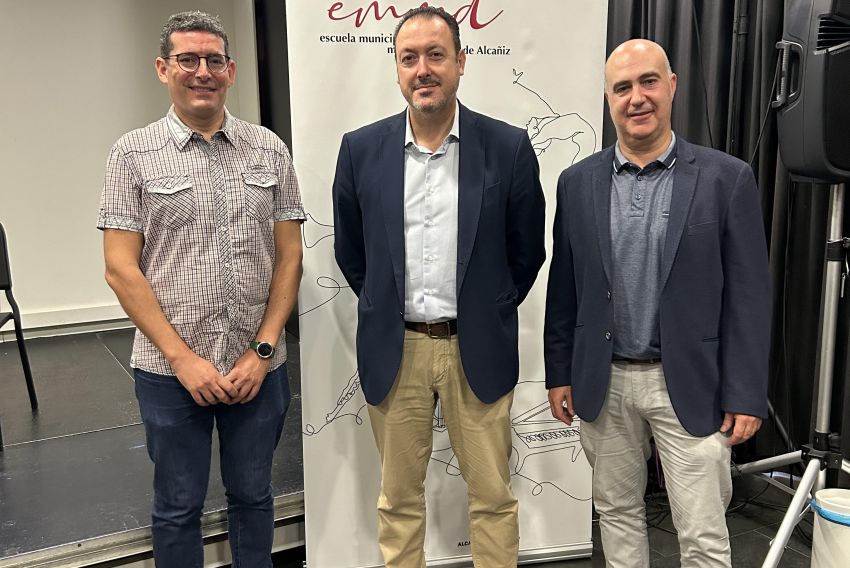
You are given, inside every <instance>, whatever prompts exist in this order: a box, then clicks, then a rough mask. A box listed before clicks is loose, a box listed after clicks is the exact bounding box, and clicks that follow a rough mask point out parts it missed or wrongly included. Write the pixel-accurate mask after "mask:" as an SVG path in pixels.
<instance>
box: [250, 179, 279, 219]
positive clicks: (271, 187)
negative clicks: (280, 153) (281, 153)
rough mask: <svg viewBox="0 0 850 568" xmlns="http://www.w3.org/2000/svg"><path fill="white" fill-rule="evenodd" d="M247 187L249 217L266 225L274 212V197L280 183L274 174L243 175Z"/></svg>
mask: <svg viewBox="0 0 850 568" xmlns="http://www.w3.org/2000/svg"><path fill="white" fill-rule="evenodd" d="M242 181H243V182H244V184H243V185H244V186H245V206H246V208H247V210H248V216H249V217H250V218H251V219H254V220H255V221H257V222H260V223H265V222H266V221H268V220H269V218H270V217H271V216H272V213H273V212H274V196H275V192H276V191H277V186H278V183H279V180H278V177H277V175H276V174H274V173H272V172H248V173H244V174H242Z"/></svg>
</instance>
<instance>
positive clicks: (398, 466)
mask: <svg viewBox="0 0 850 568" xmlns="http://www.w3.org/2000/svg"><path fill="white" fill-rule="evenodd" d="M394 43H395V47H396V67H397V72H398V83H399V86H400V87H401V91H402V94H403V95H404V97H405V99H406V100H407V102H408V108H407V109H406V110H405V111H404V112H402V113H401V114H398V115H395V116H391V117H389V118H386V119H384V120H381V121H379V122H376V123H374V124H371V125H369V126H365V127H363V128H360V129H359V130H356V131H354V132H350V133H348V134H346V135H345V136H344V137H343V140H342V145H341V148H340V152H339V159H338V161H337V169H336V177H335V179H334V184H333V199H334V224H335V234H336V236H335V252H336V260H337V263H338V264H339V267H340V269H341V270H342V273H343V274H344V275H345V278H346V280H347V281H348V283H349V285H350V286H351V289H352V290H353V291H354V293H355V294H356V295H357V297H358V308H357V315H358V327H357V360H358V367H359V372H360V382H361V386H362V387H363V392H364V394H365V395H366V400H367V402H368V403H369V404H368V409H369V417H370V420H371V423H372V430H373V432H374V435H375V440H376V442H377V445H378V450H379V453H380V455H381V462H382V482H381V493H380V497H379V499H378V539H379V544H380V547H381V552H382V554H383V557H384V561H385V563H386V565H387V567H389V568H393V567H403V568H410V567H423V568H424V566H425V556H424V552H423V546H424V536H425V494H424V480H425V473H426V469H427V466H428V461H429V459H430V453H431V447H432V425H433V415H434V410H435V405H436V402H437V400H439V401H440V403H441V408H442V416H443V418H444V419H445V421H446V425H447V427H448V431H449V437H450V439H451V442H452V448H453V450H454V452H455V455H456V457H457V458H458V465H459V467H460V471H461V474H462V475H463V478H464V479H465V480H466V482H467V485H468V488H469V519H470V537H471V538H470V540H471V543H472V557H473V562H474V564H475V566H477V567H479V568H501V567H505V568H507V567H511V568H514V567H515V566H516V563H517V554H518V547H519V545H518V540H519V529H518V520H517V501H516V498H515V497H514V496H513V493H512V492H511V487H510V473H509V468H508V459H509V457H510V453H511V437H510V407H511V402H512V397H513V388H514V386H515V385H516V383H517V378H518V373H519V358H518V352H517V350H518V347H517V327H518V326H517V306H518V305H519V304H520V303H521V302H522V301H523V299H524V298H525V297H526V295H527V294H528V291H529V289H530V288H531V285H532V284H533V283H534V279H535V277H536V276H537V272H538V270H539V269H540V266H541V265H542V264H543V260H544V258H545V254H546V252H545V245H544V228H543V225H544V222H545V221H544V200H543V192H542V189H541V187H540V182H539V168H538V164H537V158H536V156H535V154H534V150H533V148H532V146H531V143H530V141H529V139H528V136H527V134H526V132H525V130H521V129H519V128H515V127H513V126H509V125H507V124H505V123H503V122H499V121H497V120H494V119H492V118H488V117H486V116H483V115H481V114H478V113H475V112H473V111H471V110H469V109H467V108H466V107H464V106H462V105H460V104H459V103H458V102H457V96H456V93H457V88H458V85H459V82H460V76H461V75H462V74H463V72H464V65H465V62H466V55H465V53H464V52H463V51H462V49H461V43H460V35H459V31H458V25H457V22H456V21H455V19H454V18H453V17H452V16H451V15H449V14H447V13H446V12H445V11H443V10H442V9H438V8H433V7H423V8H417V9H414V10H412V11H410V12H408V13H407V14H406V15H405V16H404V17H403V18H402V19H401V21H400V22H399V24H398V27H397V28H396V31H395V36H394Z"/></svg>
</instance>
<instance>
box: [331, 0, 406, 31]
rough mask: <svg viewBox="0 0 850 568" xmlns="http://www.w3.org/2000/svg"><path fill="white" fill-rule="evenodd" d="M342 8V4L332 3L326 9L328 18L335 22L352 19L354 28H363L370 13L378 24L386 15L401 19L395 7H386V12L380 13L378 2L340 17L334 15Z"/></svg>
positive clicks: (374, 0)
mask: <svg viewBox="0 0 850 568" xmlns="http://www.w3.org/2000/svg"><path fill="white" fill-rule="evenodd" d="M343 6H344V4H343V3H342V2H334V3H333V4H332V5H331V7H330V8H329V9H328V17H329V18H330V19H331V20H335V21H341V20H347V19H349V18H354V26H355V27H357V28H359V27H361V26H363V24H364V23H366V19H367V18H368V17H369V14H370V12H371V14H372V15H373V16H374V18H375V21H377V22H380V21H381V20H383V19H384V18H386V17H387V14H392V16H393V17H394V18H395V19H399V18H401V15H399V13H398V11H397V10H396V8H395V6H392V5H390V6H388V7H387V9H386V10H384V11H383V12H381V11H380V3H379V2H378V0H373V1H372V2H370V3H369V5H368V6H366V7H365V8H357V9H355V10H354V11H353V12H351V13H350V14H346V15H340V16H336V15H334V12H338V11H339V10H340V9H341V8H342V7H343Z"/></svg>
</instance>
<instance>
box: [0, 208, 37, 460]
mask: <svg viewBox="0 0 850 568" xmlns="http://www.w3.org/2000/svg"><path fill="white" fill-rule="evenodd" d="M0 290H5V292H6V300H7V301H8V303H9V307H10V308H11V309H12V311H11V312H0V329H2V327H3V326H4V325H6V324H7V323H8V322H9V320H12V321H14V322H15V338H16V339H17V341H18V351H19V352H20V354H21V365H23V367H24V377H25V378H26V380H27V391H28V392H29V395H30V406H31V407H32V409H33V410H38V396H37V395H36V394H35V384H33V382H32V371H31V370H30V359H29V357H28V356H27V348H26V346H25V345H24V332H23V328H22V327H21V312H20V310H19V309H18V303H17V302H16V301H15V297H14V296H12V271H11V269H10V268H9V249H8V247H7V246H6V231H4V230H3V224H2V223H0ZM2 451H3V431H2V429H0V452H2Z"/></svg>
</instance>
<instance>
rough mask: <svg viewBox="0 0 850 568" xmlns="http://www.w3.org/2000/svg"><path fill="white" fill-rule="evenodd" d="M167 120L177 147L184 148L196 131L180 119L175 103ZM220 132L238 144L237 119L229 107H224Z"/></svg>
mask: <svg viewBox="0 0 850 568" xmlns="http://www.w3.org/2000/svg"><path fill="white" fill-rule="evenodd" d="M166 122H167V123H168V131H169V132H170V133H171V138H172V140H174V142H175V143H176V144H177V147H178V148H180V149H181V150H182V149H183V148H185V147H186V144H188V143H189V140H190V139H191V138H192V135H193V134H195V131H194V130H192V129H191V128H189V127H188V126H186V125H185V124H183V121H182V120H180V117H178V116H177V113H176V112H174V105H171V108H169V109H168V115H167V120H166ZM218 132H221V133H222V134H224V137H225V138H226V139H227V140H228V141H230V143H231V144H234V145H235V144H236V140H237V133H236V120H234V118H233V115H231V114H230V111H228V110H227V107H225V109H224V122H223V123H222V125H221V128H220V129H219V130H218Z"/></svg>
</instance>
